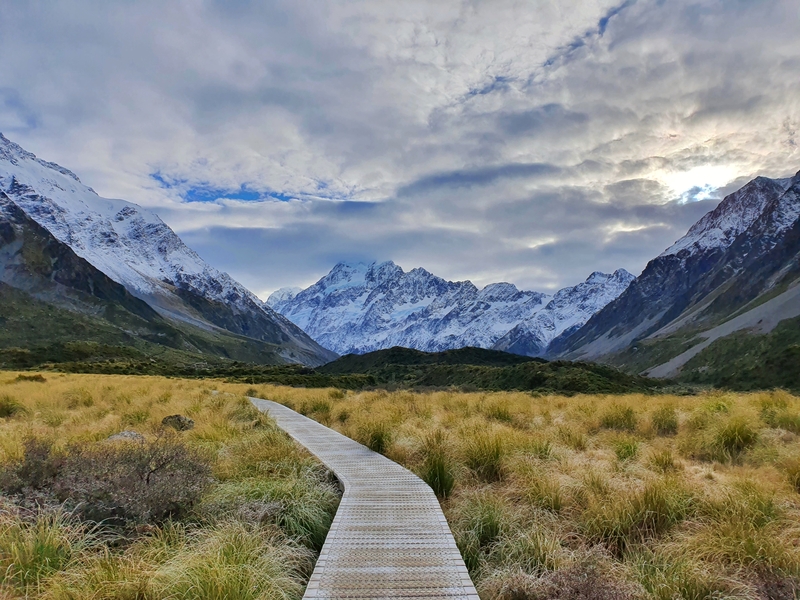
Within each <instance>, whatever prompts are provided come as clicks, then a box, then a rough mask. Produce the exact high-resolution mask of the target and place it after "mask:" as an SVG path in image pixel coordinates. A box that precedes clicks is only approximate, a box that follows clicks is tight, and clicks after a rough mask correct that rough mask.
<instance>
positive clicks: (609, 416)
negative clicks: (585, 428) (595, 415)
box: [600, 405, 636, 431]
mask: <svg viewBox="0 0 800 600" xmlns="http://www.w3.org/2000/svg"><path fill="white" fill-rule="evenodd" d="M600 427H602V428H604V429H615V430H617V431H633V430H634V429H636V413H635V412H633V409H632V408H631V407H629V406H619V405H615V406H612V407H610V408H609V409H608V411H606V412H605V413H604V414H602V415H601V416H600Z"/></svg>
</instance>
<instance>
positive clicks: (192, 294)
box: [0, 134, 335, 365]
mask: <svg viewBox="0 0 800 600" xmlns="http://www.w3.org/2000/svg"><path fill="white" fill-rule="evenodd" d="M0 190H2V191H3V192H5V194H6V195H7V197H8V199H10V201H11V202H13V203H14V204H15V205H16V206H17V207H18V208H19V209H21V210H22V211H23V212H24V213H25V214H26V215H28V216H29V217H30V218H31V219H33V220H34V221H36V222H37V223H38V224H39V225H40V226H42V227H44V228H45V229H46V230H47V231H49V232H50V233H51V234H52V235H53V236H54V237H55V238H56V239H57V240H58V241H60V242H62V243H63V244H66V245H67V246H68V247H69V248H71V249H72V250H73V251H74V252H75V254H77V255H78V256H79V257H81V258H83V259H85V260H86V261H87V262H88V263H90V264H91V265H92V266H94V267H95V268H96V269H97V270H99V271H100V272H102V273H104V274H105V275H107V276H108V277H109V278H110V279H111V280H112V281H114V282H116V283H118V284H120V285H122V286H123V287H124V288H125V289H126V290H127V291H128V292H129V293H130V294H131V295H132V296H134V297H136V298H138V299H140V300H142V301H144V302H146V303H147V305H149V306H150V307H152V308H153V309H155V310H156V311H157V312H158V313H159V314H160V315H161V316H163V317H165V318H167V319H169V320H170V321H172V322H175V323H186V324H188V325H191V326H194V327H198V328H201V329H205V330H207V331H209V332H211V333H214V332H227V333H231V334H234V335H239V336H245V337H248V338H252V339H254V340H257V341H260V342H264V343H267V344H271V345H274V346H276V347H278V352H279V353H280V355H281V356H282V357H283V359H284V360H285V361H287V362H301V363H304V364H310V365H317V364H323V363H325V362H327V361H329V360H332V359H333V358H335V355H334V354H333V353H331V352H330V351H327V350H325V349H324V348H322V347H320V346H319V345H318V344H317V343H316V342H314V341H313V340H311V338H309V337H308V336H307V335H306V334H305V333H304V332H302V331H301V330H300V329H299V328H298V327H296V326H295V325H294V324H292V323H291V322H289V321H288V320H286V319H285V318H283V317H281V316H280V315H278V314H277V313H275V312H274V311H273V310H271V309H270V308H269V307H268V306H266V305H265V304H264V303H263V302H261V301H260V300H259V299H258V298H256V297H255V296H254V295H253V294H252V293H251V292H249V291H248V290H247V289H245V288H244V287H243V286H242V285H241V284H239V283H237V282H236V281H234V280H233V279H231V277H230V276H228V275H227V274H225V273H222V272H220V271H217V270H216V269H214V268H212V267H210V266H209V265H207V264H206V263H205V262H204V261H203V260H202V259H201V258H200V257H199V256H198V255H197V254H196V253H195V252H194V251H192V250H191V249H190V248H188V247H187V246H186V245H185V244H184V243H183V242H182V241H181V240H180V238H179V237H178V236H177V235H176V234H175V233H174V232H173V231H172V230H171V229H170V228H169V227H168V226H167V225H166V224H164V223H163V222H162V221H161V220H160V219H159V218H158V217H157V216H156V215H155V214H154V213H152V212H150V211H148V210H146V209H143V208H142V207H140V206H137V205H135V204H132V203H129V202H125V201H123V200H109V199H105V198H101V197H99V196H98V195H97V194H96V193H95V192H94V190H92V189H91V188H88V187H86V186H84V185H83V184H82V183H81V182H80V180H79V179H78V177H77V176H75V175H74V174H73V173H72V172H70V171H68V170H66V169H64V168H62V167H59V166H58V165H55V164H53V163H48V162H45V161H43V160H41V159H38V158H36V156H35V155H33V154H31V153H29V152H26V151H25V150H23V149H22V148H21V147H19V146H18V145H16V144H14V143H12V142H10V141H9V140H7V139H6V138H5V137H3V136H2V134H0Z"/></svg>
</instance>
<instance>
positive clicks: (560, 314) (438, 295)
mask: <svg viewBox="0 0 800 600" xmlns="http://www.w3.org/2000/svg"><path fill="white" fill-rule="evenodd" d="M626 275H627V276H628V277H629V278H631V279H632V276H630V275H629V274H627V273H626V272H624V271H618V272H617V273H615V274H614V275H610V276H608V275H603V274H601V273H595V274H593V275H592V276H591V277H590V278H589V280H587V282H585V283H583V284H580V285H579V286H576V287H575V288H567V289H565V290H562V291H561V292H558V293H557V294H556V296H555V297H553V296H549V295H547V294H542V293H539V292H531V291H522V290H519V289H517V288H516V286H514V285H512V284H510V283H495V284H491V285H487V286H486V287H485V288H483V289H482V290H479V289H478V288H477V287H476V286H475V285H473V284H472V283H471V282H469V281H459V282H453V281H446V280H444V279H442V278H441V277H437V276H435V275H432V274H431V273H429V272H428V271H426V270H425V269H422V268H417V269H412V270H411V271H409V272H407V273H406V272H404V271H403V269H401V268H400V267H399V266H397V265H396V264H394V263H393V262H391V261H389V262H383V263H371V264H364V263H357V264H346V263H339V264H337V265H336V266H335V267H334V268H333V269H332V270H331V272H330V273H328V274H327V275H326V276H325V277H323V278H322V279H320V280H319V281H318V282H317V283H315V284H314V285H312V286H311V287H309V288H307V289H305V290H302V291H300V292H297V291H296V290H287V289H282V290H278V291H277V292H275V293H274V294H272V296H270V298H269V299H268V300H267V303H268V304H269V305H270V306H272V307H273V308H274V309H275V310H277V311H278V312H280V313H281V314H283V315H284V316H286V317H287V318H288V319H290V320H291V321H292V322H294V323H295V324H296V325H298V326H299V327H301V328H302V329H303V330H304V331H306V332H307V333H308V334H309V335H311V336H312V337H313V338H314V339H316V340H317V341H318V342H319V343H320V344H322V345H323V346H325V347H326V348H329V349H331V350H334V351H335V352H338V353H340V354H348V353H359V354H360V353H364V352H371V351H373V350H380V349H383V348H391V347H392V346H404V347H407V348H415V349H417V350H424V351H428V352H438V351H441V350H448V349H452V348H462V347H465V346H477V347H480V348H491V347H492V346H494V345H495V344H496V343H497V342H498V340H500V339H501V338H503V337H504V336H505V335H506V334H508V333H509V332H510V331H512V330H514V329H515V328H516V327H517V326H519V325H520V324H521V323H523V322H525V323H529V322H530V330H529V331H530V332H533V335H538V336H539V338H540V339H542V340H548V341H549V340H551V339H553V338H554V337H555V336H557V335H559V334H560V333H561V332H562V331H564V329H565V328H567V327H572V326H575V325H578V324H582V323H583V322H585V321H586V319H588V318H589V316H591V314H593V311H596V310H599V308H602V306H603V305H604V303H605V302H608V301H609V300H610V299H612V298H614V297H616V296H617V295H619V293H621V291H622V289H624V287H622V285H623V281H624V280H625V276H626ZM590 281H591V283H590ZM582 286H583V287H582ZM578 288H580V290H578ZM562 292H563V293H562ZM604 299H605V300H604ZM571 303H573V304H571ZM551 305H552V306H551ZM546 306H551V308H550V309H549V311H547V314H548V315H549V317H547V318H543V319H541V320H540V321H537V322H533V321H532V318H533V317H534V315H536V314H537V313H538V312H540V311H542V310H543V309H544V308H545V307H546ZM545 329H546V331H545ZM545 346H546V343H545ZM520 348H521V347H520ZM511 351H517V347H516V346H515V349H513V350H511ZM520 353H527V350H526V351H525V352H520Z"/></svg>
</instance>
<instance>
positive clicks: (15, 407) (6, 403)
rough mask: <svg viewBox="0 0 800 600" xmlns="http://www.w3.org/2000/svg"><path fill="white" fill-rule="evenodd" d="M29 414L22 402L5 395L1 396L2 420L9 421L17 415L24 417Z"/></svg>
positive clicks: (0, 411) (0, 412) (0, 416)
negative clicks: (8, 419)
mask: <svg viewBox="0 0 800 600" xmlns="http://www.w3.org/2000/svg"><path fill="white" fill-rule="evenodd" d="M27 412H28V409H26V408H25V407H24V406H23V405H22V404H21V403H20V402H18V401H17V400H16V399H15V398H13V397H12V396H9V395H8V394H3V395H2V396H0V419H7V418H9V417H15V416H17V415H24V414H26V413H27Z"/></svg>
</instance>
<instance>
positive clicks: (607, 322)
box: [550, 173, 800, 376]
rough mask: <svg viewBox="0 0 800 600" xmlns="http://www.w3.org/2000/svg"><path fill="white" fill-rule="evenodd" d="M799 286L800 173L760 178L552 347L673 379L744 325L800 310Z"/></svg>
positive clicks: (762, 325)
mask: <svg viewBox="0 0 800 600" xmlns="http://www.w3.org/2000/svg"><path fill="white" fill-rule="evenodd" d="M798 284H800V173H798V174H797V175H795V176H794V177H792V178H788V179H768V178H766V177H758V178H756V179H754V180H752V181H750V182H749V183H747V184H746V185H745V186H744V187H742V188H741V189H740V190H738V191H736V192H734V193H733V194H730V195H729V196H727V197H725V199H724V200H723V201H722V202H720V204H719V205H718V206H717V207H716V208H715V209H714V210H713V211H711V212H709V213H708V214H706V215H705V216H704V217H703V218H702V219H700V220H699V221H698V222H697V223H695V225H693V226H692V227H691V228H690V229H689V231H688V233H687V234H686V235H685V236H684V237H682V238H681V239H679V240H678V241H677V242H675V244H673V245H672V246H671V247H669V248H668V249H667V250H665V251H664V252H663V253H662V254H661V255H660V256H658V257H656V258H655V259H653V260H652V261H650V263H648V265H647V267H646V268H645V269H644V271H643V272H642V274H641V275H640V276H639V277H637V278H636V279H635V280H634V281H633V282H632V283H631V285H630V286H629V287H628V288H627V290H626V291H625V292H624V293H623V294H621V295H620V297H619V298H617V299H616V300H615V301H613V302H611V303H609V304H608V305H607V306H606V307H605V308H603V309H602V310H601V311H599V312H598V313H597V314H595V315H594V316H593V317H592V318H591V319H590V320H589V321H588V322H587V323H586V325H585V326H583V327H582V328H580V329H579V330H577V331H574V332H573V333H571V334H569V335H566V336H564V337H562V338H560V339H558V340H556V341H555V342H554V343H553V344H552V345H551V347H550V352H551V353H552V354H554V355H558V356H564V357H567V358H581V359H588V360H597V359H601V360H611V361H612V362H615V363H616V364H620V365H623V366H625V365H628V364H630V365H636V368H637V369H644V368H647V369H649V371H648V372H649V373H651V374H654V375H658V376H673V375H675V374H676V373H677V372H678V370H679V369H680V368H681V367H682V365H683V364H685V363H686V362H687V361H689V360H690V359H691V358H692V357H694V356H696V355H697V354H698V353H700V352H702V351H703V350H704V349H705V348H706V347H707V346H708V345H710V344H711V343H712V342H713V341H714V340H716V339H720V338H721V337H725V336H728V335H730V334H732V333H734V332H736V331H743V330H747V331H756V332H759V333H765V334H766V333H768V332H769V331H771V330H772V328H774V327H775V326H777V324H778V323H779V322H780V321H781V320H784V319H788V318H793V317H796V316H798V315H800V292H799V291H800V287H798ZM665 361H666V362H665ZM662 363H663V364H662ZM659 364H662V367H663V368H661V367H659V368H658V369H655V368H653V367H654V366H656V365H659Z"/></svg>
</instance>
